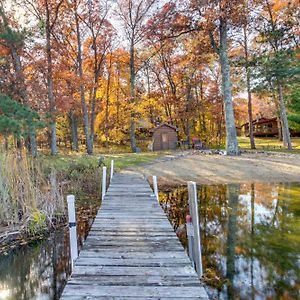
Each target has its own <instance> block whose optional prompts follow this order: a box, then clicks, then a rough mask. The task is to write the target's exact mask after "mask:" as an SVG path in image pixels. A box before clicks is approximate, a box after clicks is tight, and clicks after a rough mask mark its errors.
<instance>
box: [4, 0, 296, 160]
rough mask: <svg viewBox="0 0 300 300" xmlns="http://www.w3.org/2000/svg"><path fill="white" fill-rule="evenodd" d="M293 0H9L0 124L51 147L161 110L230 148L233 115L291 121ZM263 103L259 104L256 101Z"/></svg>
mask: <svg viewBox="0 0 300 300" xmlns="http://www.w3.org/2000/svg"><path fill="white" fill-rule="evenodd" d="M299 15H300V14H299V6H298V1H296V0H294V1H292V0H289V1H288V0H282V1H276V0H243V1H240V0H239V1H238V0H231V1H229V0H186V1H181V2H180V3H179V2H178V1H164V2H162V1H158V0H118V1H110V0H101V1H95V0H36V1H33V0H14V1H3V0H2V1H1V6H0V73H1V78H0V93H1V94H0V98H1V99H0V134H1V136H2V138H3V140H4V142H5V144H6V147H8V144H9V143H11V141H13V143H14V144H15V146H16V147H24V146H26V147H27V148H28V149H29V150H30V151H31V154H32V155H33V156H36V155H37V149H38V147H37V143H38V142H39V143H42V142H45V141H46V144H47V145H48V147H49V148H50V151H51V154H53V155H55V154H57V153H58V144H59V143H60V141H61V140H63V141H67V140H69V141H70V145H71V148H72V149H73V150H75V151H78V150H79V147H80V145H79V142H80V141H83V142H84V144H85V148H86V152H87V153H88V154H92V153H93V151H94V148H95V144H97V143H102V144H103V145H105V146H106V147H108V146H109V144H110V143H117V144H126V143H130V146H131V150H132V151H133V152H135V151H136V149H137V140H139V139H141V138H143V137H144V136H145V135H146V136H147V134H146V133H145V131H144V130H143V128H144V127H148V128H149V127H154V126H155V125H157V124H158V123H161V122H168V123H170V124H173V125H175V126H177V127H179V128H180V129H181V135H182V138H184V139H186V140H187V142H188V144H190V143H191V137H192V136H194V135H196V136H199V137H200V138H201V139H202V140H204V142H206V143H211V144H222V143H223V141H226V150H227V153H228V154H230V155H238V154H239V147H238V142H237V132H236V126H238V125H240V124H241V122H246V121H249V125H250V126H249V127H250V128H249V133H250V134H249V135H250V141H251V148H253V149H254V148H255V140H254V136H253V126H252V121H253V119H254V118H255V114H270V111H271V113H272V114H273V115H277V116H278V118H279V120H280V127H281V128H282V140H283V144H284V145H285V146H287V147H288V149H292V144H291V138H290V132H289V128H290V127H291V126H298V125H297V124H300V117H299V116H300V104H299V103H300V100H299V19H300V18H299ZM264 104H265V106H264V108H261V107H262V106H263V105H264Z"/></svg>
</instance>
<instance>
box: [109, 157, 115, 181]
mask: <svg viewBox="0 0 300 300" xmlns="http://www.w3.org/2000/svg"><path fill="white" fill-rule="evenodd" d="M113 177H114V160H113V159H112V160H111V163H110V181H112V179H113Z"/></svg>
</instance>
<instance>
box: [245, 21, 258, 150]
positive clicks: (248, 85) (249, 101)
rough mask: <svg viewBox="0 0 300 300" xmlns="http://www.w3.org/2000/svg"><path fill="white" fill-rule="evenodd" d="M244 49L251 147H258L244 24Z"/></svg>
mask: <svg viewBox="0 0 300 300" xmlns="http://www.w3.org/2000/svg"><path fill="white" fill-rule="evenodd" d="M244 49H245V60H246V66H245V68H246V77H247V94H248V121H249V138H250V144H251V149H256V147H255V140H254V130H253V114H252V94H251V73H250V72H251V70H250V67H249V54H248V37H247V26H244Z"/></svg>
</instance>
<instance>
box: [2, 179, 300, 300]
mask: <svg viewBox="0 0 300 300" xmlns="http://www.w3.org/2000/svg"><path fill="white" fill-rule="evenodd" d="M160 198H161V201H162V205H163V207H164V208H165V211H166V212H167V214H168V216H169V219H170V220H171V222H172V223H173V225H174V227H175V229H177V231H178V233H179V236H180V239H181V241H182V243H183V244H184V245H185V244H186V237H185V232H184V229H183V224H184V223H185V216H186V214H187V212H188V211H187V190H186V188H185V187H182V188H177V189H176V190H171V191H169V192H165V193H161V194H160ZM198 198H199V204H200V217H201V220H200V223H201V238H202V244H203V253H202V254H203V264H204V272H205V277H204V279H205V282H206V283H207V284H208V291H209V294H210V296H211V298H212V299H300V294H299V288H300V282H299V278H300V184H265V183H264V184H258V183H256V184H247V185H236V184H235V185H218V186H199V187H198ZM96 210H97V205H95V203H91V202H87V201H82V202H81V203H79V205H78V210H77V211H78V216H79V217H80V219H79V224H78V232H79V238H80V240H81V241H82V240H83V239H84V238H85V236H86V234H87V232H88V228H89V226H90V224H91V220H92V218H93V216H94V215H95V212H96ZM69 271H70V265H69V237H68V231H67V230H60V231H56V232H53V233H52V234H51V235H50V237H49V238H48V239H47V240H45V241H42V242H37V243H35V244H32V245H30V246H26V247H22V248H20V249H18V250H15V251H13V252H12V253H10V254H9V255H6V256H0V300H4V299H5V300H11V299H13V300H15V299H18V300H19V299H20V300H21V299H58V298H59V295H60V294H61V291H62V289H63V287H64V285H65V282H66V279H67V276H68V274H69Z"/></svg>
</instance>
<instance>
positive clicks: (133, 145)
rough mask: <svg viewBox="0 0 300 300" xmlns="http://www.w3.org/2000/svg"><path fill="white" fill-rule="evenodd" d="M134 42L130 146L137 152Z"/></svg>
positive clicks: (131, 69)
mask: <svg viewBox="0 0 300 300" xmlns="http://www.w3.org/2000/svg"><path fill="white" fill-rule="evenodd" d="M132 39H133V38H132ZM134 63H135V61H134V42H133V40H132V41H131V45H130V97H131V104H132V106H133V107H132V111H131V114H130V145H131V151H132V152H136V138H135V120H134V118H135V112H134V111H133V110H134V109H135V102H136V99H135V65H134Z"/></svg>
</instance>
